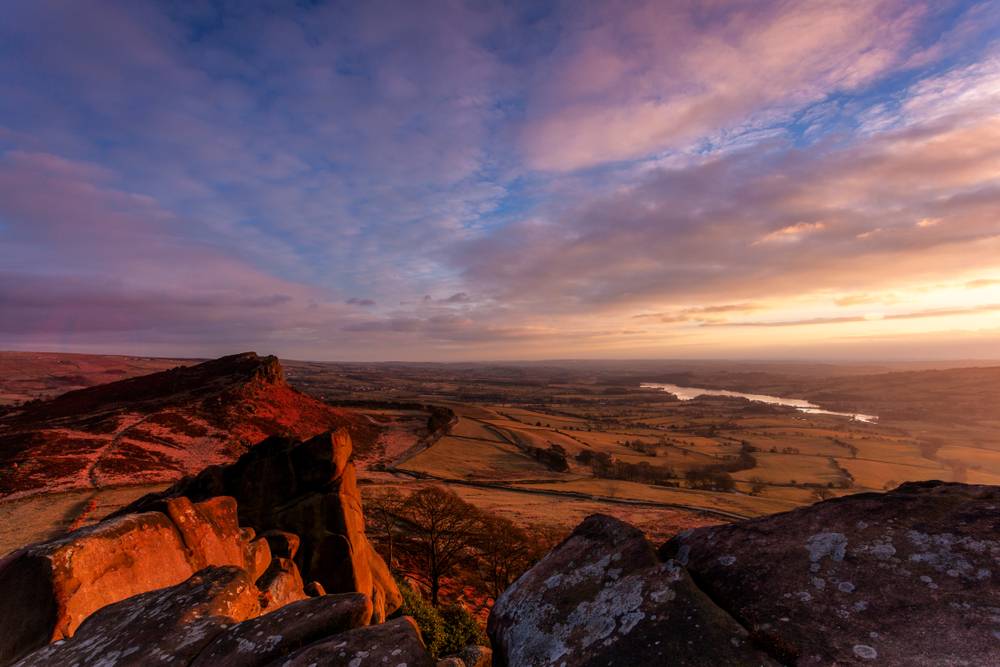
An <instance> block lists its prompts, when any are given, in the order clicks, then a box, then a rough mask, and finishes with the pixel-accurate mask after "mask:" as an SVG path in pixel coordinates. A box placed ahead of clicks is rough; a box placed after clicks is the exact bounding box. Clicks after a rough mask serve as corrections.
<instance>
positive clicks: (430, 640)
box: [397, 581, 444, 658]
mask: <svg viewBox="0 0 1000 667" xmlns="http://www.w3.org/2000/svg"><path fill="white" fill-rule="evenodd" d="M397 583H398V584H399V592H400V593H402V595H403V606H402V607H400V608H399V611H398V612H397V613H398V614H400V615H402V616H412V617H413V620H414V621H416V622H417V627H419V628H420V634H421V636H422V637H423V638H424V644H426V645H427V651H428V653H430V654H431V655H432V656H433V657H434V658H437V656H438V651H439V650H440V648H441V643H442V642H443V641H444V619H443V618H441V613H440V612H439V611H438V610H437V609H435V608H434V606H433V605H431V603H430V602H428V601H427V600H425V599H424V598H423V596H421V595H420V593H419V592H417V591H415V590H413V589H412V588H411V587H410V586H409V585H408V584H407V583H405V582H402V581H399V582H397Z"/></svg>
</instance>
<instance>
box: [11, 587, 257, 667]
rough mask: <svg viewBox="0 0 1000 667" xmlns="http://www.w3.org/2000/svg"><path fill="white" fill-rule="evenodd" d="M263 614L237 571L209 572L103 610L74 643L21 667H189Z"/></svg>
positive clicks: (41, 652) (49, 649) (43, 653)
mask: <svg viewBox="0 0 1000 667" xmlns="http://www.w3.org/2000/svg"><path fill="white" fill-rule="evenodd" d="M258 613H260V607H259V605H258V603H257V589H256V588H255V587H254V585H253V582H251V581H250V578H249V577H248V576H247V573H246V571H244V570H242V569H240V568H237V567H220V568H216V567H213V568H206V569H204V570H202V571H200V572H198V573H197V574H195V575H194V576H192V577H191V578H190V579H188V580H187V581H185V582H183V583H181V584H178V585H176V586H171V587H169V588H164V589H161V590H157V591H152V592H149V593H143V594H142V595H137V596H135V597H132V598H129V599H127V600H122V601H121V602H117V603H115V604H113V605H110V606H107V607H104V608H103V609H101V610H100V611H97V612H95V613H94V614H92V615H91V616H90V617H88V618H87V620H85V621H84V622H83V623H82V624H81V625H80V627H79V629H78V630H77V632H76V634H75V635H74V636H73V637H72V638H71V639H66V640H61V641H58V642H56V643H54V644H50V645H49V646H46V647H44V648H42V649H39V650H38V651H35V652H34V653H32V654H30V655H29V656H27V657H26V658H24V659H23V660H21V661H20V662H18V663H17V666H18V667H52V666H53V665H108V666H109V667H110V666H112V665H114V666H116V667H130V666H133V665H135V666H139V665H149V664H174V665H186V664H188V663H189V662H190V661H191V660H193V659H194V658H195V656H197V655H198V654H199V653H200V652H201V650H202V649H203V648H204V647H206V646H207V645H208V644H209V643H210V642H211V641H212V640H213V639H214V638H215V637H216V636H217V635H218V634H220V633H221V632H222V631H223V630H225V629H226V628H227V627H228V626H230V625H232V624H233V623H238V622H239V621H242V620H245V619H247V618H252V617H254V616H256V615H257V614H258Z"/></svg>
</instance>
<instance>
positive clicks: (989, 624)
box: [661, 482, 1000, 665]
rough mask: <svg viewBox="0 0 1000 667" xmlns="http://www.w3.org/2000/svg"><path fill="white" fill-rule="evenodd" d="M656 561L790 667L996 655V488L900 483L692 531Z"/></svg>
mask: <svg viewBox="0 0 1000 667" xmlns="http://www.w3.org/2000/svg"><path fill="white" fill-rule="evenodd" d="M661 554H662V556H663V557H665V558H674V559H675V560H677V561H678V562H680V563H683V564H684V565H685V567H686V569H687V570H688V571H689V572H690V573H691V574H692V576H693V577H694V578H695V579H696V580H697V581H698V583H699V584H700V586H701V587H702V589H703V590H705V591H706V592H707V593H708V594H709V595H710V596H711V597H712V598H713V599H714V600H715V601H716V602H717V603H718V604H719V605H720V606H722V607H724V608H726V609H728V610H731V612H732V613H733V614H734V615H735V616H736V617H737V618H738V619H739V620H740V621H741V622H742V623H743V624H744V625H745V626H746V627H748V628H751V629H752V630H753V631H754V633H755V634H756V636H757V638H758V641H759V642H760V643H761V644H762V645H764V646H768V647H771V649H772V652H773V653H774V654H775V655H776V656H778V657H780V658H781V659H782V660H783V661H785V662H789V663H795V664H800V665H829V664H879V665H946V664H948V665H962V664H966V665H983V664H987V663H989V662H995V661H997V659H998V656H1000V487H990V486H967V485H962V484H944V483H940V482H924V483H912V484H904V485H903V486H901V487H899V488H898V489H896V490H895V491H893V492H890V493H887V494H873V493H872V494H860V495H855V496H846V497H843V498H838V499H836V500H828V501H826V502H822V503H818V504H816V505H814V506H812V507H808V508H805V509H801V510H796V511H794V512H789V513H786V514H779V515H776V516H771V517H766V518H762V519H755V520H753V521H745V522H741V523H737V524H731V525H722V526H713V527H711V528H703V529H699V530H695V531H693V532H690V533H687V534H684V535H681V536H678V537H677V538H675V539H673V540H671V541H670V542H668V543H667V544H666V545H665V546H664V547H663V549H662V550H661Z"/></svg>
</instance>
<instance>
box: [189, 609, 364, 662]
mask: <svg viewBox="0 0 1000 667" xmlns="http://www.w3.org/2000/svg"><path fill="white" fill-rule="evenodd" d="M371 614H372V606H371V601H370V600H369V599H368V598H367V597H366V596H364V595H362V594H360V593H346V594H343V595H326V596H323V597H317V598H309V599H307V600H302V601H300V602H293V603H291V604H289V605H287V606H285V607H282V608H281V609H279V610H277V611H275V612H272V613H268V614H265V615H263V616H258V617H257V618H254V619H251V620H248V621H244V622H243V623H239V624H237V625H234V626H232V627H230V628H228V629H226V630H224V631H223V632H221V633H220V634H218V635H216V637H215V638H214V639H213V640H212V641H211V643H209V644H208V645H207V646H206V647H205V648H204V649H203V650H202V651H201V652H200V653H199V654H198V657H197V658H196V659H195V660H194V661H193V662H192V663H191V667H255V666H256V665H266V664H269V663H271V662H272V661H275V660H278V659H279V658H282V657H284V656H286V655H288V654H290V653H292V652H294V651H297V650H298V649H300V648H302V647H304V646H307V645H309V644H311V643H313V642H315V641H318V640H320V639H324V638H328V637H331V636H333V635H337V634H339V633H341V632H345V631H347V630H352V629H354V628H360V627H362V626H364V625H365V624H366V623H367V621H368V618H370V617H371Z"/></svg>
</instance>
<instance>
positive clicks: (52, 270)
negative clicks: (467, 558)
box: [0, 0, 1000, 358]
mask: <svg viewBox="0 0 1000 667" xmlns="http://www.w3.org/2000/svg"><path fill="white" fill-rule="evenodd" d="M995 10H996V6H995V3H990V2H982V3H950V2H949V3H929V2H902V1H900V0H879V1H877V2H871V3H853V2H839V1H834V2H813V1H807V2H800V3H788V2H777V1H774V2H771V1H767V2H745V1H743V0H737V1H736V2H729V3H721V4H720V3H708V4H706V3H701V4H692V3H662V2H643V1H640V2H621V3H618V2H609V3H592V4H579V5H573V6H569V5H554V6H551V7H548V8H547V9H546V10H544V11H539V10H537V8H536V7H534V6H531V7H528V6H524V5H517V4H516V3H515V4H513V5H511V4H503V5H493V6H489V5H483V4H482V3H478V4H477V3H473V4H467V3H445V4H432V5H421V6H417V5H411V4H405V3H403V4H400V3H387V4H382V3H379V2H372V3H361V4H343V3H297V4H294V5H293V4H288V5H286V6H279V5H272V4H265V5H260V4H253V3H251V4H246V3H243V4H236V3H231V2H216V3H194V4H191V3H187V4H184V3H181V4H177V3H174V4H164V3H156V2H149V1H146V0H136V1H135V2H128V3H111V2H96V3H90V4H88V5H87V7H86V8H82V7H81V6H79V5H77V4H73V3H60V2H51V1H49V0H39V1H37V2H15V3H13V4H12V5H11V7H10V8H9V10H8V15H7V18H8V20H7V21H5V22H3V23H2V24H0V98H2V99H3V100H4V101H5V104H4V105H3V108H2V109H0V271H2V272H3V275H2V278H0V279H2V280H3V284H2V285H0V329H2V331H0V344H3V345H5V346H6V345H12V344H16V345H19V346H30V345H31V344H41V343H42V342H44V343H45V344H47V345H50V346H53V347H59V346H64V347H65V346H70V345H72V346H78V347H79V346H95V345H103V346H104V348H103V349H105V350H107V351H117V350H122V349H126V347H123V346H130V347H128V348H127V349H131V350H138V351H141V349H142V346H143V345H148V346H151V348H155V349H157V350H160V351H166V352H167V353H174V352H176V351H178V350H183V351H186V352H187V351H190V353H193V354H199V355H200V354H206V353H208V351H209V350H211V351H225V350H226V349H228V348H229V347H230V346H232V347H237V348H242V347H256V348H261V349H263V348H265V347H267V346H273V347H275V348H277V349H278V350H277V351H293V354H295V355H296V356H299V357H307V356H314V357H319V358H331V357H334V356H339V357H341V358H349V357H354V358H366V357H379V356H382V357H385V356H393V357H395V356H396V355H399V354H406V355H411V356H412V357H415V358H420V357H426V356H433V357H442V358H443V357H461V356H478V355H482V356H494V357H496V356H507V357H510V356H519V355H520V354H522V353H525V354H526V353H531V354H534V355H551V354H552V353H553V352H556V353H558V354H569V353H571V352H572V353H577V352H579V353H587V354H594V355H600V354H602V353H613V354H631V353H632V352H633V351H635V350H643V351H646V352H647V353H648V352H649V351H654V352H657V351H664V350H668V349H669V350H674V349H680V350H696V349H697V350H702V349H708V348H706V347H704V346H707V345H710V344H711V345H716V346H718V349H720V350H721V349H736V348H737V347H739V346H740V345H744V344H745V343H746V341H747V340H748V338H747V337H746V336H745V334H746V332H739V333H738V334H736V333H734V334H732V335H730V337H729V338H725V336H726V335H727V334H726V329H725V328H724V327H721V326H720V327H715V328H709V327H700V326H693V325H699V324H724V323H726V322H730V321H731V320H732V319H733V318H739V317H742V318H747V319H749V318H750V317H751V315H750V313H752V317H753V319H755V320H760V321H765V320H767V319H781V317H782V315H781V314H782V313H784V314H787V313H788V312H801V313H808V316H803V317H801V318H798V319H803V320H806V319H809V318H812V317H815V319H824V318H825V319H827V320H829V319H830V318H833V317H837V316H838V315H839V314H840V313H838V311H837V310H836V309H837V308H840V307H847V306H858V305H861V304H862V302H861V301H852V298H854V299H860V298H861V297H860V296H857V295H870V296H871V298H872V301H871V303H882V304H888V303H891V298H889V297H887V296H886V295H890V294H893V293H896V292H898V293H900V294H908V295H909V294H915V293H917V292H916V288H913V289H912V290H910V291H906V290H904V289H902V288H901V287H900V286H902V287H907V288H910V287H913V286H914V285H920V284H931V285H933V284H938V283H940V281H941V280H942V277H943V276H947V277H948V281H949V282H950V283H951V284H952V285H953V286H955V285H960V284H963V283H968V284H969V286H970V287H969V289H970V290H973V289H981V290H982V289H984V288H988V287H990V286H991V285H990V284H985V283H983V284H981V285H977V287H975V288H973V287H972V285H973V284H974V283H981V282H982V281H987V280H989V278H988V277H986V278H984V277H983V276H989V275H992V273H993V271H992V270H993V269H994V268H995V267H994V266H993V264H995V262H993V261H992V258H993V257H995V256H997V253H998V252H1000V236H998V235H1000V229H998V227H997V225H998V221H997V218H996V213H995V212H996V210H997V209H998V205H1000V186H998V184H997V180H996V174H997V173H998V171H1000V163H998V156H997V152H996V150H995V147H996V146H997V145H998V144H1000V116H998V113H997V109H998V108H1000V86H998V81H1000V55H998V52H997V51H996V50H995V46H994V47H991V46H990V45H989V41H990V38H991V36H992V34H993V33H995V28H996V26H997V25H1000V20H998V18H997V17H998V16H1000V12H997V11H995ZM991 49H992V50H991ZM932 221H940V223H936V224H932ZM897 288H899V289H897ZM424 295H429V296H427V297H426V298H424ZM430 295H433V296H430ZM845 295H846V296H845ZM851 295H855V296H853V297H852V296H851ZM967 296H968V297H969V299H973V298H979V299H983V300H986V299H992V297H993V295H992V294H990V295H986V292H985V291H980V292H979V293H975V294H969V295H967ZM831 302H832V303H831ZM963 303H964V302H963ZM388 304H397V305H396V306H391V305H388ZM926 305H927V306H928V307H927V308H923V307H922V305H921V304H913V308H912V311H913V312H917V311H921V310H929V309H931V306H933V305H934V304H930V303H929V302H928V304H926ZM842 312H843V311H841V313H842ZM637 313H638V315H636V314H637ZM852 316H853V315H852ZM789 319H796V318H791V317H790V318H789ZM627 322H633V323H636V322H638V323H641V325H642V326H641V329H640V328H632V327H628V326H623V323H627ZM746 344H748V343H746ZM668 346H669V347H668ZM685 346H686V347H685ZM699 346H702V347H699ZM727 346H728V347H727ZM740 349H742V348H740Z"/></svg>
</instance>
